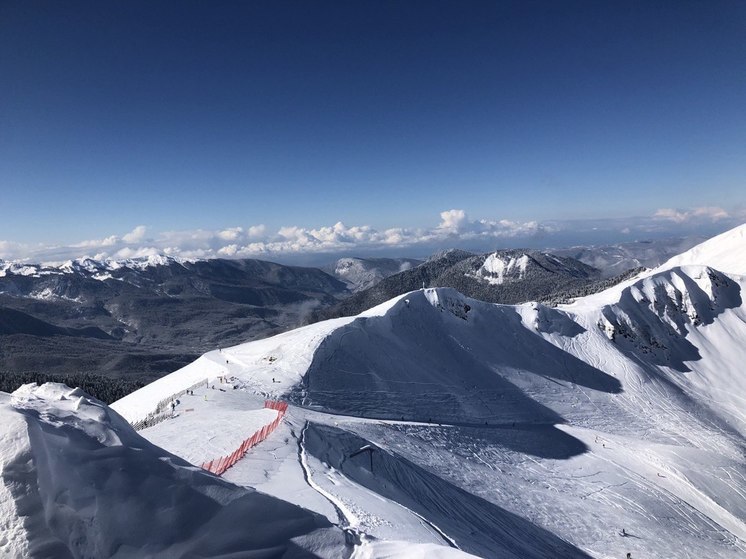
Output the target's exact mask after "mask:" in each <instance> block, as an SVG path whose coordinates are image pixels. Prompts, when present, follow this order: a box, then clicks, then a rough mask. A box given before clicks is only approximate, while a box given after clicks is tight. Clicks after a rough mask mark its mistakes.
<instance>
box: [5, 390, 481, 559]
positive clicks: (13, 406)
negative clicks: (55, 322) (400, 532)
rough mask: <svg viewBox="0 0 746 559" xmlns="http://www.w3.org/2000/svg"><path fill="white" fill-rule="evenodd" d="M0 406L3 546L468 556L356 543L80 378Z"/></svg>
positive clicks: (120, 554)
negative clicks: (78, 383)
mask: <svg viewBox="0 0 746 559" xmlns="http://www.w3.org/2000/svg"><path fill="white" fill-rule="evenodd" d="M0 417H1V418H2V420H3V426H4V431H5V432H3V437H2V438H0V466H1V469H0V473H2V477H3V482H4V483H3V484H1V485H0V497H1V498H0V528H2V535H0V555H2V557H8V558H18V559H20V558H26V557H45V558H55V559H58V558H59V559H63V558H68V557H69V558H73V557H76V558H78V557H80V558H93V557H95V558H104V557H116V558H128V557H133V558H135V557H136V558H146V557H153V558H154V557H185V558H186V557H225V558H228V557H241V558H244V557H246V558H251V557H257V558H259V557H261V558H268V557H287V558H290V557H319V558H323V557H327V558H335V559H336V558H342V557H350V556H354V557H399V558H404V557H418V556H419V557H425V556H427V557H437V558H452V557H453V558H455V557H467V555H465V554H463V553H458V552H456V551H455V550H452V549H449V548H445V547H442V546H435V545H429V544H422V545H418V544H414V545H413V544H408V543H405V542H397V541H393V542H379V541H371V542H367V543H366V545H365V546H363V547H360V545H359V543H358V544H357V545H356V538H357V535H356V534H355V533H354V532H349V531H348V532H347V533H345V532H343V530H341V529H339V528H337V527H335V526H334V525H333V524H332V523H331V522H329V521H328V520H327V519H326V518H324V516H322V515H319V514H315V513H313V512H310V511H308V510H304V509H302V508H300V507H298V506H296V505H293V504H290V503H287V502H284V501H282V500H279V499H277V498H274V497H270V496H268V495H265V494H262V493H259V492H257V491H254V490H253V489H250V488H242V487H238V486H236V485H233V484H231V483H229V482H226V481H224V480H222V479H220V478H218V477H216V476H213V475H212V474H209V473H207V472H205V471H203V470H201V469H199V468H195V467H193V466H191V465H189V464H188V463H186V462H184V461H183V460H181V459H180V458H177V457H176V456H173V455H171V454H169V453H167V452H165V451H163V450H162V449H160V448H158V447H156V446H154V445H152V444H151V443H149V442H148V441H147V440H145V439H143V438H142V437H140V436H139V435H138V434H136V433H135V432H134V431H133V430H132V428H131V427H130V425H129V424H128V423H127V422H125V421H124V420H123V419H122V418H121V417H120V416H119V415H117V414H116V413H114V412H113V411H112V410H111V409H110V408H108V407H107V406H106V405H105V404H103V403H101V402H99V401H97V400H95V399H92V398H90V397H88V396H86V395H85V394H84V393H83V392H82V391H81V390H79V389H74V390H72V389H70V388H68V387H66V386H64V385H61V384H52V383H48V384H45V385H42V386H41V387H38V386H36V385H26V386H24V387H22V388H20V389H19V390H17V391H16V392H15V393H14V394H13V395H12V396H11V395H7V394H0Z"/></svg>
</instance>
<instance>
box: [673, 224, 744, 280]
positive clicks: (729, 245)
mask: <svg viewBox="0 0 746 559" xmlns="http://www.w3.org/2000/svg"><path fill="white" fill-rule="evenodd" d="M687 264H700V265H704V266H711V267H713V268H715V269H716V270H719V271H720V272H725V273H728V274H738V275H742V276H743V275H746V224H743V225H741V226H739V227H736V228H735V229H731V230H729V231H726V232H725V233H721V234H720V235H717V236H715V237H713V238H711V239H708V240H707V241H705V242H703V243H701V244H699V245H697V246H695V247H694V248H691V249H689V250H687V251H686V252H683V253H682V254H679V255H678V256H674V257H673V258H671V259H670V260H668V261H667V262H666V263H665V264H663V265H662V266H660V268H661V269H664V270H665V269H669V268H672V267H674V266H685V265H687Z"/></svg>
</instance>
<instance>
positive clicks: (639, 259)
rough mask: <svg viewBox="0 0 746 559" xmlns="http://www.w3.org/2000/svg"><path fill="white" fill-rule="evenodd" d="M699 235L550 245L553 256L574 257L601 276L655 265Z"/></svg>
mask: <svg viewBox="0 0 746 559" xmlns="http://www.w3.org/2000/svg"><path fill="white" fill-rule="evenodd" d="M704 240H705V238H703V237H694V236H692V237H674V238H663V239H650V240H642V241H632V242H627V243H618V244H614V245H601V246H578V247H571V248H561V249H553V250H552V251H551V252H552V254H555V255H557V256H566V257H569V258H575V259H576V260H580V261H581V262H583V263H585V264H587V265H588V266H592V267H594V268H597V269H599V270H601V272H602V274H603V276H604V277H607V278H610V277H613V276H617V275H619V274H623V273H624V272H625V271H626V270H631V269H633V268H656V267H657V266H660V265H661V264H662V263H663V262H665V261H667V260H668V259H669V258H671V257H672V256H675V255H677V254H680V253H682V252H683V251H685V250H688V249H690V248H692V247H693V246H695V245H698V244H699V243H701V242H702V241H704Z"/></svg>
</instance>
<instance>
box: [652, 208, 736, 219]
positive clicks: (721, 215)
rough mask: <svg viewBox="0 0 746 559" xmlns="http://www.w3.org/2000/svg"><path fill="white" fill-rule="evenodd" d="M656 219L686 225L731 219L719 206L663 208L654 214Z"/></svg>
mask: <svg viewBox="0 0 746 559" xmlns="http://www.w3.org/2000/svg"><path fill="white" fill-rule="evenodd" d="M653 217H654V218H657V219H666V220H669V221H673V222H674V223H684V222H687V221H692V220H695V219H703V220H710V221H719V220H721V219H726V218H729V217H731V216H730V214H729V213H728V212H726V211H725V210H724V209H723V208H719V207H717V206H703V207H699V208H693V209H690V210H679V209H673V208H661V209H659V210H658V211H656V212H655V214H653Z"/></svg>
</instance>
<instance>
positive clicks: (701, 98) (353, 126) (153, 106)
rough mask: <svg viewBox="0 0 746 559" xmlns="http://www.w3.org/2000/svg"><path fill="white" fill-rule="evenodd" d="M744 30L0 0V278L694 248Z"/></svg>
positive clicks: (736, 210) (627, 6)
mask: <svg viewBox="0 0 746 559" xmlns="http://www.w3.org/2000/svg"><path fill="white" fill-rule="evenodd" d="M745 30H746V4H744V3H743V2H717V1H712V2H679V1H677V2H582V1H572V2H526V1H521V2H512V3H511V2H433V1H427V2H373V1H370V2H278V1H272V2H185V1H181V2H134V1H128V2H75V3H72V4H64V3H59V2H35V1H22V2H21V1H5V2H3V3H2V4H0V76H1V77H0V204H1V206H0V207H2V209H3V212H2V214H3V219H2V220H1V221H0V258H9V257H27V256H29V255H31V254H33V253H34V252H35V251H36V252H39V251H40V250H41V249H42V248H44V247H50V246H72V245H77V246H78V247H79V248H80V249H81V250H83V249H85V250H89V249H90V251H91V253H92V254H97V253H98V254H104V253H105V254H107V255H111V254H115V253H116V251H114V252H112V251H111V250H109V249H107V248H106V247H117V251H118V250H120V249H121V245H126V246H125V248H127V247H128V248H129V252H132V253H134V252H137V251H138V250H141V251H142V250H146V249H158V250H163V249H172V250H174V251H179V250H183V251H190V250H192V251H194V250H197V251H199V250H201V251H203V253H204V254H206V255H212V254H218V252H219V251H220V250H221V249H226V247H229V246H232V245H236V246H235V247H234V248H229V249H226V250H223V252H222V255H226V256H230V255H234V256H236V255H246V256H248V255H251V254H252V253H251V250H248V249H247V247H249V246H253V247H254V248H253V249H252V250H254V252H256V253H257V254H259V255H261V254H271V253H272V249H271V247H275V248H278V249H281V250H284V251H289V252H292V251H298V252H303V251H312V250H317V249H319V246H320V247H321V249H320V250H324V248H323V247H324V246H325V245H324V243H325V242H331V245H329V246H327V248H329V247H330V246H332V245H334V244H335V243H336V244H337V245H339V244H340V243H341V245H340V246H342V247H348V248H349V249H350V250H351V251H353V252H354V249H355V248H356V247H357V246H358V245H359V246H360V247H361V248H365V247H368V248H370V247H379V248H381V249H384V248H385V249H386V250H388V251H390V252H396V251H397V249H402V250H403V249H405V248H406V247H411V246H421V247H422V250H425V248H429V247H431V246H436V245H438V246H439V245H442V244H449V243H450V244H457V243H461V242H463V243H465V244H468V243H469V242H470V241H474V240H475V239H476V240H480V239H481V241H485V242H486V244H492V245H494V246H501V245H505V246H508V245H511V244H513V245H514V244H524V245H526V244H537V243H541V242H545V243H547V244H556V242H558V241H559V240H567V242H573V241H578V242H593V241H594V240H596V239H595V238H594V235H593V233H592V232H593V231H598V230H599V228H601V229H604V230H605V233H604V234H603V235H599V237H598V240H599V241H600V240H601V239H602V238H603V239H607V238H608V239H613V238H614V235H616V236H617V237H619V238H620V240H622V237H624V235H627V236H629V235H651V234H659V235H662V234H668V233H671V234H677V233H681V232H688V231H692V232H697V233H705V234H708V233H711V232H717V231H719V230H722V229H725V228H727V227H729V226H731V225H734V224H737V223H739V222H742V221H746V213H745V212H744V208H745V204H746V199H745V198H746V195H745V193H746V185H745V184H744V183H745V182H746V181H745V179H746V157H744V154H745V153H746V103H744V99H746V71H745V70H744V68H746V41H744V40H743V37H744V32H745ZM451 211H454V212H457V213H448V212H451ZM458 212H462V213H458ZM441 213H445V215H446V217H443V216H442V215H441ZM462 214H463V218H454V216H461V215H462ZM452 218H453V219H452ZM588 220H595V221H588ZM337 223H344V224H345V225H344V227H342V228H340V227H339V226H337V227H336V228H335V224H337ZM480 224H481V225H480ZM594 224H595V225H594ZM136 227H140V228H138V229H136ZM366 227H367V229H365V228H366ZM594 227H595V229H594ZM236 228H240V233H236V231H238V229H236ZM283 228H284V229H283ZM327 230H329V231H330V232H327ZM226 231H228V233H225V232H226ZM230 231H233V233H230ZM350 231H353V232H352V233H351V232H350ZM371 231H372V232H371ZM584 231H585V232H584ZM588 231H590V232H591V233H589V232H588ZM622 231H626V233H622ZM283 232H284V233H283ZM386 232H389V233H386ZM374 233H375V234H374ZM190 235H191V236H190ZM553 235H554V236H555V237H552V236H553ZM125 237H126V238H128V239H130V240H131V242H129V241H124V238H125ZM190 238H191V239H192V240H194V239H195V238H200V239H205V238H209V239H212V240H210V241H209V242H206V244H205V243H203V244H201V245H200V244H199V243H196V242H195V243H191V244H190V242H189V241H188V240H189V239H190ZM113 239H116V240H117V244H115V243H113ZM185 239H186V240H185ZM298 239H301V241H300V242H297V241H298ZM303 239H305V241H304V240H303ZM314 239H316V240H314ZM329 239H331V241H329ZM397 239H399V240H400V241H401V242H399V243H397ZM542 239H544V240H542ZM317 241H318V242H317ZM107 242H108V244H107ZM604 242H605V241H604ZM86 243H87V244H86ZM273 243H274V244H273ZM277 243H281V244H280V245H278V244H277ZM282 243H285V244H282ZM345 243H348V244H347V245H346V244H345ZM366 243H367V244H366ZM197 245H198V246H200V247H201V248H199V249H197V248H194V247H195V246H197ZM335 246H336V245H335ZM282 247H284V248H282ZM408 250H409V249H408ZM231 252H232V254H230V253H231Z"/></svg>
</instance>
